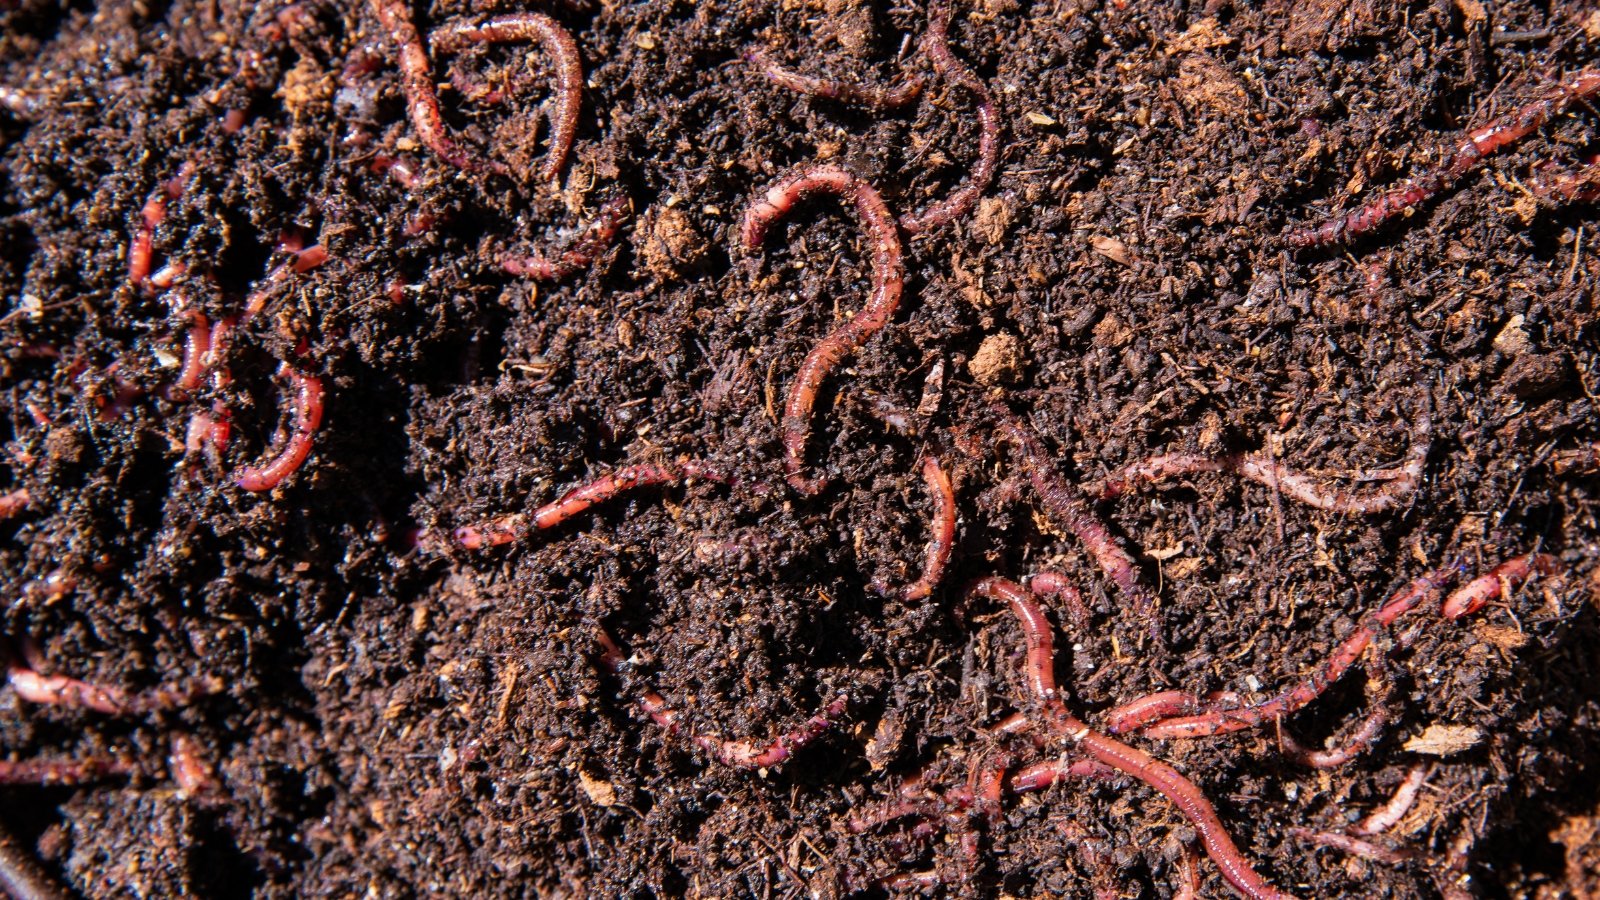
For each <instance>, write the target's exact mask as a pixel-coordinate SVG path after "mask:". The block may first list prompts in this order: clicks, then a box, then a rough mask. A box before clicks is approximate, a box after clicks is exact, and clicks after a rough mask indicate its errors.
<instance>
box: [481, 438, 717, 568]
mask: <svg viewBox="0 0 1600 900" xmlns="http://www.w3.org/2000/svg"><path fill="white" fill-rule="evenodd" d="M685 478H704V479H706V480H708V481H718V482H726V481H727V478H726V477H724V476H723V475H722V474H721V473H719V472H717V471H715V470H713V469H712V468H710V467H709V466H707V465H706V464H705V463H703V462H700V461H698V460H686V461H684V462H681V463H679V464H677V465H675V466H666V465H659V466H658V465H652V464H648V463H646V464H642V465H634V466H623V467H622V468H620V469H617V470H616V471H614V472H609V473H607V474H605V475H602V476H600V477H599V478H596V479H595V480H594V481H591V482H589V483H588V484H585V485H582V486H580V487H576V488H573V489H572V490H570V491H568V492H566V493H565V494H562V495H561V497H560V498H559V499H557V500H553V501H551V502H549V503H546V504H545V505H544V506H541V507H539V508H538V509H536V510H534V511H533V514H532V515H531V516H529V515H528V514H525V513H513V514H511V515H508V516H501V517H500V518H498V519H492V520H490V521H488V522H486V523H484V524H482V525H468V526H464V527H461V528H457V529H456V530H455V538H456V543H458V544H460V545H461V546H462V547H464V548H465V549H467V550H478V549H482V548H484V547H498V546H500V545H501V544H509V543H511V542H512V541H516V540H521V539H522V538H523V537H525V536H526V535H527V534H528V532H529V531H534V530H537V531H543V530H545V529H548V528H555V527H556V526H558V525H560V524H562V523H563V522H566V521H567V520H568V519H571V518H572V517H573V516H577V515H580V514H582V513H584V512H586V511H587V510H588V509H589V508H590V507H591V506H594V505H595V504H597V503H605V502H606V501H608V500H611V499H613V498H615V497H617V496H618V495H621V494H624V493H627V492H628V491H632V490H636V489H638V488H643V487H654V486H656V485H663V484H677V483H678V482H679V481H682V480H683V479H685Z"/></svg>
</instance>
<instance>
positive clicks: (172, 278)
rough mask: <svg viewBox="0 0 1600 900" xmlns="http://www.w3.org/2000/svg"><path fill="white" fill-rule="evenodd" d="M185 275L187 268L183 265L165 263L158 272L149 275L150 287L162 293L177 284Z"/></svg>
mask: <svg viewBox="0 0 1600 900" xmlns="http://www.w3.org/2000/svg"><path fill="white" fill-rule="evenodd" d="M187 274H189V267H188V266H186V265H184V264H183V263H177V262H175V263H167V264H166V265H164V266H162V267H161V270H160V271H158V272H153V273H151V275H150V286H151V287H153V288H155V289H156V290H158V291H164V290H166V289H167V288H169V287H172V286H173V285H175V284H177V283H178V282H179V281H180V280H181V279H182V278H183V276H185V275H187Z"/></svg>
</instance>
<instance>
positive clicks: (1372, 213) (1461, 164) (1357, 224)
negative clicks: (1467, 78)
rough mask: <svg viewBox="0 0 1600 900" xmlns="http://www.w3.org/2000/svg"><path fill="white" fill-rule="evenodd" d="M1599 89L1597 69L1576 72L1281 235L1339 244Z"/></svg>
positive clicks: (1297, 245) (1305, 243)
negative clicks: (1399, 179) (1337, 208)
mask: <svg viewBox="0 0 1600 900" xmlns="http://www.w3.org/2000/svg"><path fill="white" fill-rule="evenodd" d="M1597 93H1600V70H1590V71H1584V72H1580V73H1578V74H1577V75H1574V76H1573V77H1572V78H1571V79H1569V80H1568V81H1567V82H1566V83H1565V84H1563V85H1561V86H1560V88H1558V89H1557V90H1555V91H1553V92H1552V93H1551V94H1550V96H1547V97H1545V98H1543V99H1540V100H1535V101H1533V102H1532V103H1529V104H1527V105H1526V106H1523V107H1521V108H1520V109H1517V110H1516V111H1514V112H1512V113H1511V114H1510V115H1507V116H1504V117H1502V118H1500V119H1496V120H1495V121H1493V122H1490V123H1489V124H1488V125H1485V126H1483V127H1482V128H1478V129H1475V130H1473V131H1470V132H1468V133H1467V136H1466V139H1465V140H1463V141H1462V142H1461V143H1459V144H1457V145H1456V147H1455V149H1454V150H1451V151H1450V152H1448V153H1446V154H1445V156H1444V159H1442V160H1441V161H1440V162H1439V164H1438V165H1436V166H1434V167H1433V168H1432V169H1430V170H1429V171H1427V172H1424V173H1423V174H1421V175H1418V176H1417V177H1415V178H1412V179H1410V180H1408V181H1405V182H1403V183H1401V184H1400V185H1399V186H1397V187H1394V188H1391V189H1389V190H1387V191H1385V192H1384V193H1383V194H1381V195H1379V196H1378V197H1377V198H1376V199H1374V200H1372V201H1371V202H1369V203H1366V204H1363V205H1361V206H1359V207H1357V208H1356V209H1354V210H1351V211H1350V212H1348V213H1346V214H1344V215H1342V216H1339V217H1337V218H1334V219H1330V220H1327V221H1324V222H1322V223H1321V224H1319V225H1309V226H1303V227H1300V228H1295V229H1293V230H1291V231H1289V232H1288V233H1286V234H1285V235H1284V238H1283V239H1284V242H1285V243H1286V244H1288V245H1289V246H1290V247H1292V248H1294V249H1297V250H1299V249H1306V248H1309V247H1320V246H1324V245H1327V244H1335V243H1343V242H1346V241H1350V240H1353V239H1355V238H1357V237H1360V236H1361V235H1363V234H1366V233H1367V232H1369V231H1372V230H1373V229H1375V228H1377V227H1378V226H1379V225H1382V224H1383V223H1384V222H1387V221H1388V220H1390V219H1392V218H1394V217H1395V216H1397V215H1400V214H1401V213H1404V212H1406V211H1408V210H1410V209H1411V208H1412V207H1414V206H1416V205H1417V204H1419V203H1422V202H1423V201H1425V200H1428V199H1429V198H1431V197H1433V196H1435V195H1437V194H1439V193H1441V192H1443V191H1444V190H1446V189H1447V188H1449V187H1450V186H1451V185H1452V184H1454V183H1455V182H1456V181H1457V180H1459V179H1460V178H1461V176H1462V175H1465V174H1466V173H1467V172H1469V171H1471V170H1472V169H1473V168H1475V167H1476V166H1477V165H1478V164H1479V163H1481V162H1483V161H1484V160H1485V159H1487V158H1488V157H1489V156H1491V155H1493V154H1495V153H1497V152H1499V151H1500V150H1502V149H1504V148H1505V147H1507V146H1509V145H1510V144H1512V143H1513V142H1515V141H1518V140H1520V139H1522V138H1523V137H1526V136H1527V135H1528V134H1530V133H1532V132H1533V131H1536V130H1537V129H1539V128H1541V127H1543V126H1544V124H1545V122H1547V121H1549V119H1550V117H1551V116H1552V115H1555V114H1556V113H1557V112H1560V111H1561V110H1563V109H1566V108H1567V107H1568V106H1570V105H1572V104H1574V103H1578V102H1582V101H1584V100H1587V99H1588V98H1590V97H1593V96H1594V95H1595V94H1597Z"/></svg>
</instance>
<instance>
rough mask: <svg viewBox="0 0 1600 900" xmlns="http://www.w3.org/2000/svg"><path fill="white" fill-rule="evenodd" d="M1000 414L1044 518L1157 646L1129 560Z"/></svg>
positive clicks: (1152, 615)
mask: <svg viewBox="0 0 1600 900" xmlns="http://www.w3.org/2000/svg"><path fill="white" fill-rule="evenodd" d="M1000 413H1001V415H1000V434H1001V435H1002V436H1003V437H1005V438H1006V439H1008V440H1010V441H1011V443H1012V444H1014V445H1016V448H1017V451H1018V453H1019V455H1021V457H1022V465H1023V468H1024V470H1026V472H1027V474H1028V480H1029V482H1031V483H1032V484H1033V489H1034V491H1035V492H1036V493H1037V494H1038V495H1039V500H1040V502H1041V503H1043V504H1044V508H1045V513H1046V515H1048V516H1050V518H1051V519H1053V520H1055V523H1056V524H1057V525H1058V526H1060V527H1063V528H1065V529H1066V530H1068V531H1070V532H1072V533H1073V535H1075V536H1076V537H1077V538H1078V540H1079V541H1081V542H1082V543H1083V545H1084V548H1085V549H1087V550H1088V551H1089V555H1090V556H1092V557H1094V560H1095V562H1097V563H1099V565H1100V570H1101V571H1103V572H1105V573H1106V575H1107V576H1109V577H1110V578H1111V580H1112V582H1114V583H1115V584H1116V585H1117V589H1118V590H1120V591H1121V592H1122V595H1123V596H1124V597H1126V598H1128V600H1130V601H1131V602H1132V603H1133V607H1134V612H1135V614H1137V615H1138V616H1139V617H1140V618H1141V619H1143V620H1144V621H1146V622H1147V623H1149V629H1150V634H1151V636H1152V638H1154V639H1156V640H1157V642H1158V643H1159V638H1160V625H1159V623H1158V622H1157V621H1156V601H1155V597H1154V596H1152V595H1151V593H1150V592H1149V591H1148V590H1146V589H1145V587H1144V586H1143V585H1141V584H1140V583H1139V573H1138V570H1137V569H1136V568H1135V567H1134V563H1133V557H1132V556H1129V555H1128V551H1126V550H1124V549H1122V547H1121V546H1119V545H1118V544H1117V540H1116V538H1114V537H1112V536H1111V531H1110V530H1109V529H1107V528H1106V526H1105V523H1103V522H1101V521H1100V520H1099V518H1097V517H1096V516H1095V514H1094V511H1093V510H1091V509H1090V508H1089V504H1088V503H1086V502H1085V501H1084V499H1083V497H1082V496H1080V495H1079V494H1077V493H1075V492H1074V491H1072V490H1071V489H1070V488H1069V487H1068V486H1067V485H1066V483H1065V482H1064V481H1062V480H1061V477H1060V476H1059V475H1058V474H1056V471H1055V467H1054V466H1053V465H1051V462H1050V459H1049V457H1048V456H1046V455H1045V452H1044V449H1043V448H1042V447H1041V446H1040V445H1039V441H1038V439H1037V438H1036V437H1035V436H1034V434H1033V432H1032V431H1031V430H1030V429H1028V428H1027V427H1026V426H1024V425H1023V424H1022V423H1021V422H1020V421H1019V420H1018V419H1017V418H1016V417H1015V416H1013V415H1011V413H1009V412H1007V411H1005V410H1000Z"/></svg>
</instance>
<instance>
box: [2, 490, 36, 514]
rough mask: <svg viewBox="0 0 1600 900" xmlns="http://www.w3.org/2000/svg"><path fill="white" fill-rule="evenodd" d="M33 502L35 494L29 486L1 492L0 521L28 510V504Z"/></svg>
mask: <svg viewBox="0 0 1600 900" xmlns="http://www.w3.org/2000/svg"><path fill="white" fill-rule="evenodd" d="M32 502H33V495H32V494H30V493H28V489H27V488H17V489H16V490H14V491H7V492H6V493H4V494H0V522H4V521H6V520H7V519H14V518H16V517H17V516H19V515H21V514H22V513H23V512H24V511H26V510H27V508H28V504H30V503H32Z"/></svg>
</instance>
